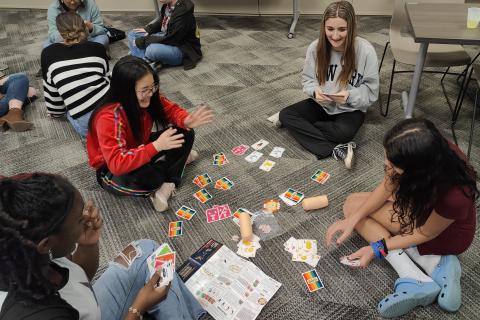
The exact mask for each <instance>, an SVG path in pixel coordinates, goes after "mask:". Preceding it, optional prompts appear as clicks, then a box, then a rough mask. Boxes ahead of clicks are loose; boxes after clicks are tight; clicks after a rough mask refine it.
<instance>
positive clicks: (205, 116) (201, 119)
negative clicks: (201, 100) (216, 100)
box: [184, 104, 213, 129]
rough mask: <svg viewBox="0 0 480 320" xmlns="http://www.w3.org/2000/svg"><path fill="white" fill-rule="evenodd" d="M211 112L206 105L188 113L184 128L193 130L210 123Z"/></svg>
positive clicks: (211, 118)
mask: <svg viewBox="0 0 480 320" xmlns="http://www.w3.org/2000/svg"><path fill="white" fill-rule="evenodd" d="M212 120H213V111H212V109H210V108H209V107H208V106H207V105H204V104H201V105H200V107H199V108H198V109H197V110H195V111H193V112H192V113H190V114H189V115H188V116H187V117H186V118H185V121H184V125H185V127H187V128H189V129H194V128H198V127H201V126H203V125H205V124H208V123H210V122H212Z"/></svg>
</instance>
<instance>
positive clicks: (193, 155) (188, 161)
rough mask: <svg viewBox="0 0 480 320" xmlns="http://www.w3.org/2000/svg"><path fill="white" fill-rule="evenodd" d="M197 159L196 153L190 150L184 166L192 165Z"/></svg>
mask: <svg viewBox="0 0 480 320" xmlns="http://www.w3.org/2000/svg"><path fill="white" fill-rule="evenodd" d="M197 159H198V152H197V151H195V150H191V151H190V154H189V155H188V158H187V161H186V162H185V164H189V163H192V162H193V161H195V160H197Z"/></svg>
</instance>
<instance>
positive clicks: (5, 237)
mask: <svg viewBox="0 0 480 320" xmlns="http://www.w3.org/2000/svg"><path fill="white" fill-rule="evenodd" d="M75 192H76V189H75V187H73V186H72V184H71V183H70V182H68V181H67V180H66V179H65V178H63V177H62V176H58V175H52V174H47V173H34V174H23V175H20V176H14V177H10V178H3V179H1V180H0V270H1V272H0V290H2V291H9V292H10V291H15V292H16V293H19V294H20V295H21V296H22V297H28V298H31V299H35V300H44V299H47V298H48V297H49V296H51V295H52V294H54V293H55V292H56V289H55V286H54V285H53V284H52V283H51V282H50V281H49V279H48V265H49V264H50V258H49V256H48V255H47V254H40V253H39V252H38V251H37V244H38V242H39V241H40V240H42V239H44V238H46V237H48V236H50V235H53V234H57V233H59V232H60V230H61V228H62V226H63V223H64V221H65V218H66V217H67V215H68V213H69V212H70V211H71V209H72V207H73V203H74V199H75Z"/></svg>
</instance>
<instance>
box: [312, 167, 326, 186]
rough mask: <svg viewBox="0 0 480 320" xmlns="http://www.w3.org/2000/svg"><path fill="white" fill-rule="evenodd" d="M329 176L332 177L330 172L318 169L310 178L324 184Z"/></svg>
mask: <svg viewBox="0 0 480 320" xmlns="http://www.w3.org/2000/svg"><path fill="white" fill-rule="evenodd" d="M328 178H330V173H327V172H325V171H322V170H317V172H315V173H314V175H313V176H311V177H310V179H312V180H313V181H315V182H318V183H320V184H324V183H325V182H327V180H328Z"/></svg>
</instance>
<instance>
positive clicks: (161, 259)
mask: <svg viewBox="0 0 480 320" xmlns="http://www.w3.org/2000/svg"><path fill="white" fill-rule="evenodd" d="M175 256H176V254H175V252H173V251H172V248H170V246H169V245H168V244H167V243H164V244H162V245H161V246H160V247H158V248H157V250H155V251H154V252H153V253H152V254H151V255H150V256H149V257H148V258H147V266H148V270H149V271H150V276H152V275H153V274H154V273H155V271H156V270H158V269H160V268H162V266H163V264H165V263H166V262H170V263H171V268H172V270H173V271H174V270H175ZM167 284H168V283H167Z"/></svg>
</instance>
